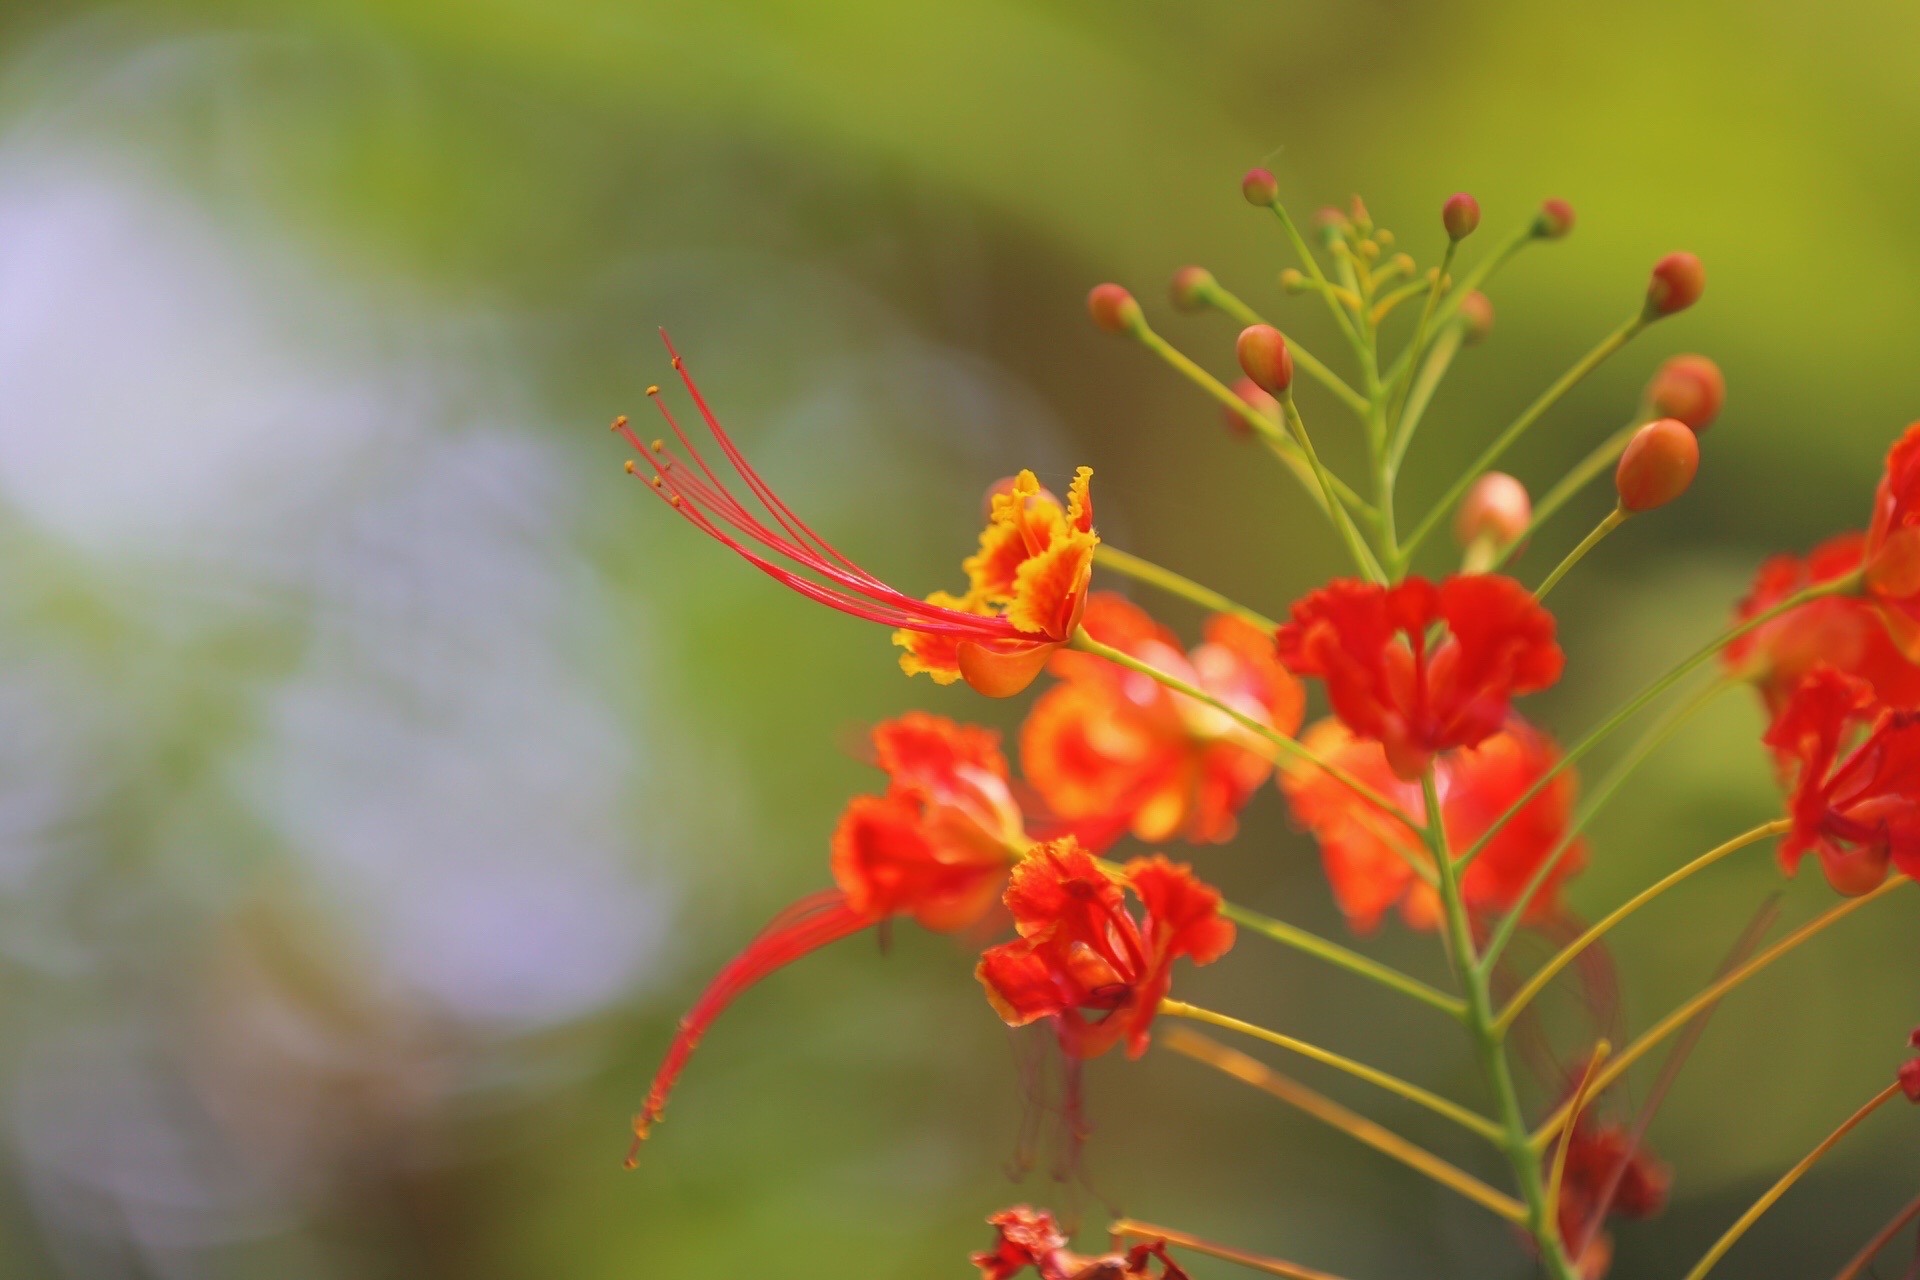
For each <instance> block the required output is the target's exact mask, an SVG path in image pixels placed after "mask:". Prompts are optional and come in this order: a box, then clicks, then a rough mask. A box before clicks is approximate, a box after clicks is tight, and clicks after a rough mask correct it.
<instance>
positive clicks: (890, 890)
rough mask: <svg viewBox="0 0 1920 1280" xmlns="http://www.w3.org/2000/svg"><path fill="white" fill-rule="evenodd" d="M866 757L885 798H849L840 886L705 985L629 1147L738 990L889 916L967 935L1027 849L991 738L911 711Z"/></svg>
mask: <svg viewBox="0 0 1920 1280" xmlns="http://www.w3.org/2000/svg"><path fill="white" fill-rule="evenodd" d="M873 748H874V756H875V759H876V761H877V762H878V763H879V765H880V767H881V768H883V769H885V770H886V771H887V775H888V787H887V791H886V794H884V795H878V796H871V795H869V796H855V797H854V798H853V799H852V800H851V801H850V802H849V803H848V804H847V808H846V811H845V812H844V813H843V814H842V815H841V818H840V824H839V826H838V827H837V828H836V829H835V831H834V833H833V859H832V866H833V878H834V882H835V884H836V885H837V886H838V887H837V888H834V889H829V890H826V891H824V892H822V893H817V894H813V895H811V896H809V897H806V898H802V899H801V900H800V901H799V902H796V903H794V904H793V905H792V906H791V907H788V908H787V909H786V910H785V911H783V912H781V913H780V914H779V915H778V916H776V917H775V918H774V920H773V922H772V923H770V924H769V925H768V926H767V927H766V928H765V929H763V930H762V931H761V932H760V934H759V936H758V937H756V938H755V939H754V940H753V941H752V942H750V943H748V944H747V947H746V949H745V950H744V951H742V952H741V953H740V954H739V955H737V956H735V957H734V958H733V959H732V960H731V961H729V962H728V963H727V965H726V967H724V968H723V969H721V970H720V972H719V973H718V974H717V975H716V976H715V977H714V979H713V981H712V982H710V983H708V984H707V989H706V990H705V991H704V992H702V993H701V995H700V998H699V999H698V1000H697V1001H695V1002H694V1006H693V1008H692V1009H691V1010H690V1011H689V1012H688V1013H687V1015H686V1016H685V1017H684V1018H682V1019H681V1020H680V1032H679V1034H678V1035H676V1036H675V1037H674V1040H673V1044H672V1045H671V1046H670V1047H669V1048H668V1050H667V1055H666V1058H665V1060H664V1061H663V1062H662V1063H661V1065H660V1070H659V1072H658V1073H657V1074H656V1075H655V1076H654V1080H653V1088H652V1089H651V1090H650V1091H649V1092H648V1094H647V1100H646V1103H645V1104H644V1105H643V1106H642V1107H641V1109H640V1114H639V1115H638V1116H636V1117H635V1118H634V1123H633V1131H634V1144H635V1148H636V1150H637V1149H638V1145H639V1144H640V1143H641V1142H643V1141H645V1140H646V1137H647V1133H648V1131H649V1130H650V1129H651V1128H652V1126H653V1124H654V1122H655V1121H657V1120H658V1119H659V1118H660V1116H661V1114H662V1113H663V1112H664V1111H665V1110H666V1106H667V1096H668V1094H670V1093H671V1092H672V1090H673V1086H674V1082H675V1081H677V1080H678V1079H679V1077H680V1072H681V1070H682V1069H683V1068H684V1067H685V1066H686V1063H687V1059H688V1058H689V1057H690V1056H691V1055H692V1053H693V1050H694V1048H695V1046H697V1045H698V1044H699V1043H700V1038H701V1036H703V1035H705V1034H706V1030H707V1028H708V1027H709V1026H711V1025H712V1024H713V1021H714V1019H715V1018H717V1017H719V1016H720V1014H721V1013H722V1012H723V1011H724V1010H725V1009H726V1007H727V1006H728V1005H730V1004H732V1003H733V1001H734V1000H735V999H736V998H737V997H738V996H739V995H740V993H741V992H743V991H745V990H746V989H747V988H748V987H751V986H752V985H753V984H754V983H756V982H758V981H760V979H762V978H764V977H766V976H767V975H768V974H770V973H772V972H773V971H774V970H776V969H779V968H781V967H782V966H784V965H787V964H790V963H792V962H793V961H795V960H798V959H799V958H800V957H801V956H803V955H806V954H807V953H808V952H811V951H816V950H818V949H819V948H821V947H824V946H826V945H827V944H828V943H830V942H835V941H838V940H839V939H841V938H844V937H846V936H847V935H849V934H852V933H857V932H859V931H860V930H862V929H865V928H867V927H869V926H870V925H874V924H878V923H879V922H880V921H882V920H885V919H887V918H889V917H891V916H894V915H911V916H912V917H914V919H916V920H918V921H919V922H920V923H921V924H922V925H924V926H926V927H927V928H929V929H934V930H939V931H942V932H952V931H954V930H957V929H964V928H966V927H967V926H968V925H970V924H973V923H974V922H975V921H977V920H979V919H980V917H981V916H983V915H984V914H985V913H986V911H987V909H988V908H989V907H991V906H992V905H993V900H994V898H995V896H997V895H998V893H999V892H1000V888H1001V886H1002V885H1003V884H1005V883H1006V877H1007V869H1008V868H1009V867H1010V866H1011V865H1012V864H1013V861H1014V859H1016V858H1017V857H1019V856H1020V853H1021V852H1022V851H1023V850H1024V849H1025V848H1026V846H1027V843H1028V842H1027V838H1026V833H1025V832H1024V831H1023V830H1022V828H1021V823H1020V810H1019V808H1018V807H1017V806H1016V805H1015V804H1014V801H1013V794H1012V792H1011V791H1010V790H1009V789H1008V785H1007V762H1006V760H1005V759H1004V758H1003V757H1002V756H1001V754H1000V748H999V746H998V735H997V734H995V733H993V732H992V731H990V730H987V729H981V728H976V727H974V726H972V725H961V724H956V723H954V722H953V721H951V720H948V719H945V718H943V717H941V716H933V715H927V714H926V713H924V712H911V713H909V714H907V715H905V716H902V717H901V718H900V719H898V720H893V721H889V722H886V723H883V724H880V725H877V726H875V728H874V730H873ZM628 1159H629V1162H631V1159H632V1155H631V1153H630V1154H629V1157H628Z"/></svg>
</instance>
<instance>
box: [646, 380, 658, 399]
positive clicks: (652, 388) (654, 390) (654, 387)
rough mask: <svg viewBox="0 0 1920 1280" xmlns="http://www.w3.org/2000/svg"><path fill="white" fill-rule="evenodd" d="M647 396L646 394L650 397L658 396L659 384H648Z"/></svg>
mask: <svg viewBox="0 0 1920 1280" xmlns="http://www.w3.org/2000/svg"><path fill="white" fill-rule="evenodd" d="M647 394H648V395H650V396H657V395H659V394H660V384H659V383H657V382H654V383H649V384H648V385H647Z"/></svg>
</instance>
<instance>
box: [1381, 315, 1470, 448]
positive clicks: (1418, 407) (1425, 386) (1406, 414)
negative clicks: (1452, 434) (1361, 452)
mask: <svg viewBox="0 0 1920 1280" xmlns="http://www.w3.org/2000/svg"><path fill="white" fill-rule="evenodd" d="M1466 338H1467V329H1466V326H1465V325H1463V324H1448V325H1445V326H1443V327H1442V328H1441V330H1440V332H1439V333H1438V334H1436V335H1434V339H1433V345H1432V346H1431V347H1429V348H1428V350H1427V359H1426V363H1424V364H1422V365H1421V366H1420V372H1419V374H1418V376H1416V377H1415V378H1414V380H1413V385H1412V387H1411V388H1410V389H1409V390H1408V392H1407V401H1406V404H1405V405H1404V406H1403V407H1402V408H1401V410H1400V420H1399V423H1398V425H1397V426H1396V427H1395V428H1394V432H1393V443H1392V444H1391V445H1389V446H1388V448H1387V467H1388V468H1389V470H1390V471H1391V473H1392V474H1393V475H1395V476H1398V475H1399V474H1400V463H1401V462H1402V461H1403V460H1404V459H1405V458H1406V456H1407V446H1408V445H1409V444H1411V443H1413V433H1414V431H1415V429H1417V428H1418V427H1419V425H1420V419H1421V418H1423V417H1425V416H1426V412H1427V406H1428V405H1429V404H1431V403H1432V402H1433V393H1434V392H1435V391H1437V390H1438V389H1439V387H1440V382H1441V380H1442V379H1444V378H1445V377H1446V376H1447V369H1448V368H1449V367H1450V366H1451V365H1452V364H1453V358H1454V357H1455V356H1456V355H1458V354H1460V347H1461V345H1462V344H1463V343H1464V342H1465V341H1466Z"/></svg>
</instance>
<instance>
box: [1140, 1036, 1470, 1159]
mask: <svg viewBox="0 0 1920 1280" xmlns="http://www.w3.org/2000/svg"><path fill="white" fill-rule="evenodd" d="M1160 1012H1161V1013H1163V1014H1165V1015H1167V1016H1168V1017H1172V1018H1187V1019H1190V1020H1192V1021H1194V1022H1205V1023H1209V1024H1211V1025H1213V1026H1216V1027H1222V1028H1224V1029H1226V1030H1228V1031H1237V1032H1239V1033H1240V1034H1241V1035H1243V1036H1251V1037H1253V1038H1254V1039H1255V1040H1265V1041H1266V1042H1267V1043H1268V1044H1271V1045H1278V1046H1279V1047H1280V1048H1282V1049H1285V1050H1287V1052H1289V1053H1297V1054H1299V1055H1300V1056H1301V1057H1303V1058H1308V1059H1311V1060H1312V1061H1314V1062H1318V1063H1320V1064H1322V1065H1323V1066H1328V1067H1332V1068H1333V1069H1334V1070H1336V1071H1344V1072H1346V1073H1347V1074H1348V1075H1350V1076H1352V1077H1353V1078H1354V1079H1356V1080H1364V1081H1366V1082H1367V1083H1368V1084H1370V1085H1372V1086H1374V1087H1375V1088H1376V1089H1384V1090H1386V1091H1387V1092H1388V1093H1391V1094H1394V1095H1396V1096H1398V1097H1401V1098H1405V1099H1406V1100H1407V1101H1408V1102H1411V1103H1414V1104H1415V1105H1417V1106H1422V1107H1425V1108H1426V1109H1427V1110H1429V1111H1431V1112H1433V1114H1435V1115H1437V1116H1440V1117H1442V1118H1443V1119H1447V1120H1451V1121H1453V1122H1454V1123H1455V1124H1457V1125H1459V1126H1460V1127H1461V1128H1463V1129H1465V1130H1467V1131H1468V1132H1469V1133H1476V1134H1479V1135H1480V1136H1481V1137H1483V1138H1485V1139H1486V1140H1487V1141H1489V1142H1493V1143H1496V1144H1497V1143H1500V1142H1502V1141H1504V1140H1505V1131H1504V1130H1502V1129H1501V1128H1500V1126H1499V1125H1497V1124H1495V1123H1494V1122H1493V1121H1491V1120H1489V1119H1487V1118H1486V1117H1485V1116H1483V1115H1480V1114H1479V1113H1478V1112H1475V1111H1470V1110H1468V1109H1467V1108H1466V1107H1463V1106H1461V1105H1460V1104H1459V1103H1457V1102H1454V1101H1452V1100H1450V1099H1448V1098H1443V1097H1441V1096H1440V1095H1439V1094H1437V1093H1433V1092H1431V1091H1430V1090H1427V1089H1422V1088H1421V1087H1420V1086H1419V1085H1417V1084H1413V1083H1411V1082H1410V1081H1406V1080H1402V1079H1401V1078H1400V1077H1398V1076H1395V1075H1389V1074H1388V1073H1386V1072H1385V1071H1381V1070H1379V1069H1377V1068H1374V1067H1370V1066H1368V1065H1367V1064H1366V1063H1364V1062H1355V1061H1354V1060H1353V1059H1352V1058H1349V1057H1346V1056H1344V1055H1342V1054H1338V1053H1335V1052H1333V1051H1332V1050H1331V1049H1322V1048H1321V1047H1320V1046H1319V1045H1317V1044H1311V1043H1309V1042H1308V1041H1305V1040H1300V1039H1296V1038H1295V1037H1293V1036H1290V1035H1286V1034H1285V1033H1283V1032H1279V1031H1272V1030H1269V1029H1268V1028H1266V1027H1262V1026H1258V1025H1256V1024H1254V1023H1251V1022H1246V1021H1243V1020H1242V1019H1239V1018H1236V1017H1233V1016H1232V1015H1230V1014H1225V1013H1216V1012H1214V1011H1213V1010H1212V1009H1202V1008H1201V1007H1200V1006H1198V1005H1192V1004H1188V1003H1186V1002H1185V1001H1184V1000H1162V1001H1161V1002H1160Z"/></svg>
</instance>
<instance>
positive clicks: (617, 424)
mask: <svg viewBox="0 0 1920 1280" xmlns="http://www.w3.org/2000/svg"><path fill="white" fill-rule="evenodd" d="M626 425H627V415H626V414H624V413H623V414H621V415H620V416H619V417H617V418H615V419H614V420H613V426H612V427H610V428H608V430H611V431H618V430H619V429H620V428H622V427H624V426H626Z"/></svg>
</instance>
